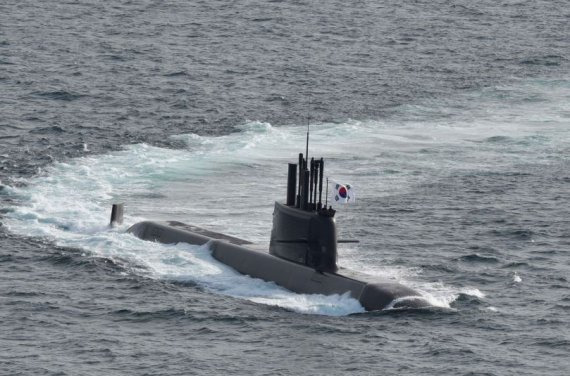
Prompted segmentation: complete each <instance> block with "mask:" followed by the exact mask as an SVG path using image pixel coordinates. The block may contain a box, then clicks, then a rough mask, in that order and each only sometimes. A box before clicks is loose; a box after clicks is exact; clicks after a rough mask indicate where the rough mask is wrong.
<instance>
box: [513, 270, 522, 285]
mask: <svg viewBox="0 0 570 376" xmlns="http://www.w3.org/2000/svg"><path fill="white" fill-rule="evenodd" d="M513 282H514V283H521V282H522V278H521V277H520V276H519V275H518V274H517V272H515V273H514V274H513Z"/></svg>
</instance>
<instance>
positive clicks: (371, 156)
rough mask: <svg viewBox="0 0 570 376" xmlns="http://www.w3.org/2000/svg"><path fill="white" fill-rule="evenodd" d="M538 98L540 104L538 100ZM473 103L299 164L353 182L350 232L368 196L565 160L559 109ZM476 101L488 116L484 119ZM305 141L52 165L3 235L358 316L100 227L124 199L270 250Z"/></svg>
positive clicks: (259, 132)
mask: <svg viewBox="0 0 570 376" xmlns="http://www.w3.org/2000/svg"><path fill="white" fill-rule="evenodd" d="M526 89H528V88H525V87H524V86H523V87H522V88H518V89H517V90H519V91H520V92H524V90H526ZM535 89H536V88H535ZM536 90H538V89H536ZM539 91H540V90H539ZM553 92H554V93H555V94H556V95H558V96H559V97H560V98H562V99H565V97H567V96H568V88H567V87H565V86H563V85H562V86H561V87H559V88H558V89H557V90H554V91H553ZM539 94H540V95H542V96H548V95H550V94H549V91H548V90H544V91H540V92H539ZM478 95H479V96H480V97H484V96H489V97H490V98H491V99H489V100H487V99H484V98H483V99H481V98H479V100H480V103H479V104H477V102H476V101H474V102H475V104H473V105H471V104H469V105H470V106H472V108H467V110H466V111H463V112H461V114H457V113H453V109H452V108H451V109H446V108H442V109H440V111H443V112H446V111H447V112H449V113H451V114H452V115H453V116H449V117H442V118H441V119H439V120H437V121H433V122H430V121H426V119H429V116H426V115H425V112H426V111H428V112H429V111H432V112H433V110H434V109H433V105H426V106H423V107H422V106H416V107H413V106H410V108H409V109H408V110H409V116H408V117H404V118H403V120H397V121H349V122H346V123H342V124H314V125H312V127H311V149H310V155H311V156H313V155H314V156H321V155H322V156H325V157H326V158H327V162H326V163H327V165H326V170H327V173H328V175H329V176H330V177H333V178H336V179H338V180H341V181H349V182H351V183H352V184H353V185H354V186H355V187H356V188H357V189H358V191H359V200H358V202H357V203H356V204H355V205H354V206H353V207H350V208H348V209H347V210H343V211H342V212H341V213H339V219H338V220H339V222H341V221H346V223H353V224H356V225H361V224H362V223H365V220H366V218H361V217H360V215H359V213H361V212H362V210H361V209H363V208H365V207H366V205H368V204H369V202H370V198H371V197H372V198H377V197H381V196H387V195H391V194H401V193H403V192H406V191H409V190H412V189H414V187H416V186H417V185H418V184H419V183H421V182H423V181H433V180H435V179H437V178H438V176H440V175H446V174H451V173H453V171H456V170H469V169H477V170H480V169H495V168H497V166H498V165H499V164H501V165H503V166H504V165H507V166H509V165H511V166H516V165H517V164H518V163H520V162H521V161H524V160H529V161H530V160H532V161H533V163H539V162H540V161H541V160H543V159H544V160H548V163H552V158H554V157H556V158H568V156H567V155H568V153H558V152H556V151H557V150H562V148H564V145H567V144H568V141H569V140H570V132H569V131H568V127H567V117H565V116H567V115H565V113H564V111H566V113H567V111H568V105H567V103H568V102H567V101H563V100H562V99H561V100H552V98H550V99H549V100H546V101H542V102H537V104H536V106H535V105H534V104H533V105H529V104H528V103H523V102H521V104H520V105H514V106H504V105H503V106H498V105H495V104H494V103H495V102H496V100H495V99H493V98H492V96H493V95H494V93H493V92H483V93H479V94H478ZM487 102H488V103H487ZM468 103H470V102H468ZM481 103H487V104H488V105H489V106H488V107H485V108H483V106H480V105H481ZM555 104H559V105H560V107H557V106H556V105H555ZM477 106H479V107H481V108H479V107H477ZM544 106H547V107H544ZM404 110H405V109H403V111H404ZM542 110H544V111H546V113H544V112H543V113H541V112H540V111H542ZM544 119H546V121H543V120H544ZM305 132H306V128H305V127H304V126H282V127H273V126H271V125H270V124H268V123H263V122H250V123H247V124H243V125H242V126H241V132H237V133H232V134H229V135H226V136H221V137H207V136H198V135H195V134H187V135H178V136H175V137H174V138H176V139H178V140H182V141H184V142H185V143H186V144H187V147H186V148H185V149H177V150H172V149H165V148H158V147H154V146H150V145H146V144H137V145H130V146H126V147H125V149H124V150H122V151H119V152H114V153H110V154H106V155H99V156H89V157H84V158H78V159H75V160H70V161H68V162H66V163H55V164H53V165H51V166H50V167H48V168H47V169H46V170H45V171H44V172H43V173H42V174H41V175H40V176H37V177H34V178H32V179H24V181H23V182H24V183H25V184H26V185H25V186H24V187H19V188H14V187H6V188H5V192H6V194H9V195H11V196H12V198H13V199H14V200H15V201H16V202H17V205H15V206H14V207H13V208H11V209H13V212H11V213H8V214H7V215H6V219H5V225H6V226H7V227H8V228H9V229H10V230H11V231H13V232H15V233H18V234H23V235H29V236H43V237H47V238H49V239H51V240H53V241H55V242H56V243H57V244H60V245H65V246H72V247H77V248H79V249H84V250H86V251H89V252H90V253H91V254H93V255H96V256H103V257H110V258H116V259H117V260H127V262H128V263H129V264H128V265H129V267H130V268H131V269H132V272H133V273H141V274H144V275H146V276H148V277H150V278H161V279H173V280H177V279H182V280H184V279H187V280H189V281H193V282H196V283H198V284H200V285H202V286H204V287H205V288H208V289H211V290H212V291H218V292H220V293H224V294H228V295H232V296H237V297H241V298H245V299H249V300H251V301H254V302H259V303H264V304H274V305H279V306H282V307H285V308H288V309H293V310H296V311H299V312H307V313H323V314H347V313H352V312H360V311H361V310H362V307H360V305H359V304H358V303H357V302H356V301H355V300H354V299H350V298H348V297H346V296H331V297H323V296H318V295H298V294H292V293H290V292H287V291H286V290H283V289H281V288H279V287H277V286H275V285H273V284H267V283H265V282H261V281H257V280H251V279H248V277H244V276H240V275H235V273H234V272H233V271H232V270H231V269H227V268H225V267H223V265H220V264H219V263H217V262H215V261H214V260H212V259H211V258H209V256H208V254H207V251H206V250H204V249H197V248H192V247H190V246H183V245H178V246H167V245H160V244H154V243H149V242H143V241H141V240H138V239H136V238H134V237H133V236H130V235H127V234H124V233H122V231H124V230H125V229H126V227H127V226H126V225H125V226H122V227H120V228H118V229H108V228H107V227H106V224H107V222H108V219H109V218H108V217H109V210H110V204H111V203H112V202H117V201H123V202H125V203H126V218H125V222H126V223H129V224H130V223H134V222H136V221H139V220H141V219H146V218H151V219H158V220H160V219H171V220H181V221H184V222H188V223H196V224H200V225H202V226H204V227H207V228H210V229H212V230H214V231H220V232H224V233H228V234H231V235H236V236H239V237H243V238H246V239H249V240H252V241H256V242H267V241H268V234H269V231H270V228H271V211H272V207H273V201H274V200H275V199H281V198H283V197H284V196H285V179H284V176H285V175H286V165H285V164H284V162H286V161H295V155H296V154H297V153H298V152H299V151H302V149H303V146H304V142H305V136H306V133H305ZM492 136H508V137H509V139H510V140H514V142H509V143H505V144H500V145H498V146H497V145H495V144H494V143H492V142H491V143H489V142H487V143H486V140H487V139H488V138H489V137H492ZM521 140H522V141H525V142H523V143H520V142H519V141H521ZM526 141H528V142H526ZM529 142H530V144H529ZM424 151H427V152H425V153H424ZM448 151H449V152H448ZM549 158H550V159H549ZM537 161H538V162H537ZM359 252H362V254H359V253H354V254H352V255H351V254H350V253H343V254H342V255H341V256H342V258H341V262H342V263H343V265H346V266H348V267H353V268H356V269H366V268H365V267H367V268H368V270H365V271H367V272H370V273H372V274H377V275H381V276H383V277H385V278H388V279H392V280H396V281H400V282H402V283H404V284H406V285H408V286H410V287H412V288H414V289H417V290H418V291H420V292H421V293H422V297H424V298H426V299H428V300H429V301H430V302H431V303H432V304H433V305H436V306H442V307H449V305H450V304H451V303H452V302H453V301H454V300H455V299H457V297H458V296H459V294H468V295H472V296H475V297H477V298H480V299H483V298H484V294H483V293H482V292H481V291H479V290H478V289H477V288H475V287H471V288H465V289H461V288H455V287H450V286H445V285H444V284H441V283H438V282H430V281H425V279H424V278H423V277H422V275H421V270H420V269H417V268H405V267H394V266H386V265H385V264H383V263H382V260H378V257H377V256H376V255H375V254H374V251H373V250H362V249H359ZM351 257H352V259H351ZM362 260H366V262H363V261H362ZM370 260H373V262H368V261H370ZM519 278H520V277H519ZM513 280H514V281H515V282H517V281H516V280H515V277H513Z"/></svg>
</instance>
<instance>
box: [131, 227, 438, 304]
mask: <svg viewBox="0 0 570 376" xmlns="http://www.w3.org/2000/svg"><path fill="white" fill-rule="evenodd" d="M128 232H130V233H132V234H133V235H135V236H137V237H139V238H141V239H144V240H150V241H157V242H160V243H166V244H172V243H180V242H184V243H189V244H194V245H204V244H206V243H208V245H209V247H210V249H211V252H212V256H213V257H214V258H215V259H216V260H218V261H219V262H221V263H223V264H226V265H228V266H230V267H232V268H233V269H235V270H236V271H238V272H239V273H241V274H244V275H249V276H251V277H254V278H259V279H262V280H264V281H268V282H275V283H276V284H277V285H279V286H282V287H284V288H286V289H288V290H291V291H293V292H296V293H304V294H323V295H331V294H344V293H347V292H348V293H349V294H350V296H351V297H352V298H354V299H357V300H358V301H359V302H360V304H361V305H362V306H363V307H364V308H365V309H366V310H367V311H376V310H382V309H385V308H403V307H406V308H419V307H425V306H428V305H429V304H427V302H426V301H425V300H424V299H423V298H421V296H420V294H419V293H417V292H416V291H414V290H413V289H411V288H408V287H406V286H403V285H401V284H399V283H396V282H392V281H380V282H379V281H374V280H369V277H367V276H364V275H361V274H358V273H356V272H354V271H350V270H348V269H342V268H341V269H340V272H342V273H343V274H345V275H343V274H341V273H340V272H328V271H319V270H317V269H315V268H314V267H310V266H306V265H302V264H299V263H296V262H293V261H289V260H286V259H284V258H280V257H276V256H273V255H272V254H270V253H268V252H265V251H263V250H260V249H259V247H258V246H256V245H255V244H253V243H250V242H248V241H246V240H242V239H239V238H235V237H231V236H227V235H224V234H220V233H215V232H212V231H208V230H205V229H202V228H200V227H196V226H192V225H187V224H184V223H181V222H175V221H168V222H154V221H144V222H139V223H136V224H134V225H133V226H131V227H130V228H129V229H128Z"/></svg>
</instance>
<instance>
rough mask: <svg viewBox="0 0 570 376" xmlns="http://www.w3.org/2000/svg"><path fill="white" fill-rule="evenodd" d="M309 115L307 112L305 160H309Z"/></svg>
mask: <svg viewBox="0 0 570 376" xmlns="http://www.w3.org/2000/svg"><path fill="white" fill-rule="evenodd" d="M310 119H311V117H310V115H309V114H307V147H306V150H305V158H307V161H309V121H310Z"/></svg>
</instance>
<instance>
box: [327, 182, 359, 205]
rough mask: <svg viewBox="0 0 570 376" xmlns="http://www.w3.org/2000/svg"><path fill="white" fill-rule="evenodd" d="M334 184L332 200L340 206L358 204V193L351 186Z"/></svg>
mask: <svg viewBox="0 0 570 376" xmlns="http://www.w3.org/2000/svg"><path fill="white" fill-rule="evenodd" d="M332 183H333V190H332V200H333V202H336V203H339V204H352V203H354V202H356V192H355V191H354V188H353V187H352V186H351V185H350V184H340V183H337V182H335V181H333V182H332Z"/></svg>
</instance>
